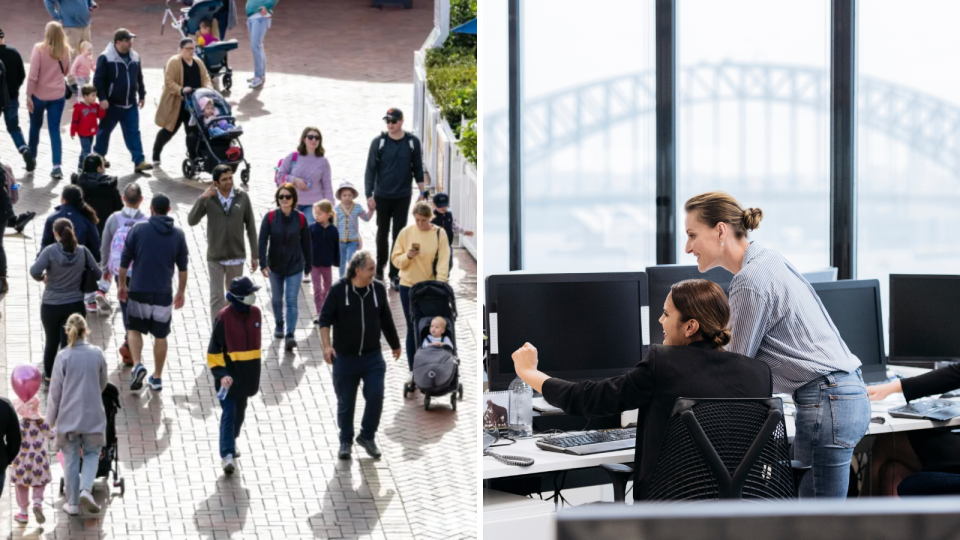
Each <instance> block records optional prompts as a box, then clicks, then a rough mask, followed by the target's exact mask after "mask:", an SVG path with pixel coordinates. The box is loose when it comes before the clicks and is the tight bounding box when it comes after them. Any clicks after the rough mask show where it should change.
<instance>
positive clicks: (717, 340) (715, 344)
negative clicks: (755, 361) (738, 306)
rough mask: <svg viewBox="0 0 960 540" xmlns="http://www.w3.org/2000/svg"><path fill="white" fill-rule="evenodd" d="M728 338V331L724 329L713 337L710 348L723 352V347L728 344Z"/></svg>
mask: <svg viewBox="0 0 960 540" xmlns="http://www.w3.org/2000/svg"><path fill="white" fill-rule="evenodd" d="M730 336H731V334H730V329H729V328H724V329H723V330H721V331H720V333H719V334H717V335H715V336H713V341H712V342H711V343H710V346H711V347H712V348H714V349H720V350H723V347H724V346H725V345H726V344H727V343H730Z"/></svg>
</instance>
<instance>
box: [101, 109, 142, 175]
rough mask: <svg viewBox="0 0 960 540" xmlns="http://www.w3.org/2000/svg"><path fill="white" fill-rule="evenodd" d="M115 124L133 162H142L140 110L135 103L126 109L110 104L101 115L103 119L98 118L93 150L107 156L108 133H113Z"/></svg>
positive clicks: (135, 163)
mask: <svg viewBox="0 0 960 540" xmlns="http://www.w3.org/2000/svg"><path fill="white" fill-rule="evenodd" d="M117 124H120V131H121V132H122V133H123V142H124V143H125V144H126V145H127V150H129V151H130V155H131V156H132V157H133V164H134V165H139V164H141V163H143V142H142V141H141V140H140V110H139V109H137V104H136V103H134V104H133V105H132V106H131V107H130V108H128V109H122V108H120V107H118V106H116V105H110V107H109V108H108V109H107V114H106V115H105V116H104V117H103V120H100V126H99V129H98V131H97V143H96V144H95V145H94V152H96V153H98V154H100V155H101V156H103V157H106V156H107V150H109V148H110V134H111V133H113V128H115V127H117Z"/></svg>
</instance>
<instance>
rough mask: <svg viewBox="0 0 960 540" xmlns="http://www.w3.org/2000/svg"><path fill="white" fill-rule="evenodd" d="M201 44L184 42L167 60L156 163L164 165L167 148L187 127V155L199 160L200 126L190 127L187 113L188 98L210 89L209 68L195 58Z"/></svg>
mask: <svg viewBox="0 0 960 540" xmlns="http://www.w3.org/2000/svg"><path fill="white" fill-rule="evenodd" d="M196 49H197V45H196V43H194V41H193V38H183V39H181V40H180V52H179V53H178V54H176V55H174V56H171V57H170V59H169V60H167V65H166V67H165V68H163V93H162V94H160V104H159V105H157V115H156V116H155V117H154V122H156V124H157V125H158V126H160V132H159V133H157V138H156V140H155V141H154V143H153V164H154V166H158V165H160V154H161V153H162V152H163V147H164V146H166V145H167V143H168V142H170V139H172V138H173V136H174V135H176V133H177V131H179V130H180V126H181V125H184V124H185V125H186V126H187V127H186V130H187V156H188V157H189V158H190V159H193V158H194V157H196V147H197V127H196V126H190V113H189V112H188V111H187V98H188V97H189V96H190V94H191V93H193V91H194V90H196V89H197V88H210V74H209V73H207V67H206V66H205V65H203V62H200V61H199V60H197V59H196V58H195V57H194V51H196Z"/></svg>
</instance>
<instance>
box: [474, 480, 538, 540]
mask: <svg viewBox="0 0 960 540" xmlns="http://www.w3.org/2000/svg"><path fill="white" fill-rule="evenodd" d="M483 537H484V538H523V539H524V540H553V539H554V538H555V537H556V521H555V520H554V506H553V503H551V502H547V501H541V500H539V499H531V498H529V497H522V496H520V495H511V494H509V493H503V492H500V491H494V490H492V489H484V490H483Z"/></svg>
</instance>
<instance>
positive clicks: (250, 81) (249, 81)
mask: <svg viewBox="0 0 960 540" xmlns="http://www.w3.org/2000/svg"><path fill="white" fill-rule="evenodd" d="M255 80H257V78H256V77H250V78H249V79H247V84H249V83H252V82H253V81H255ZM24 148H26V147H24Z"/></svg>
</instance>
